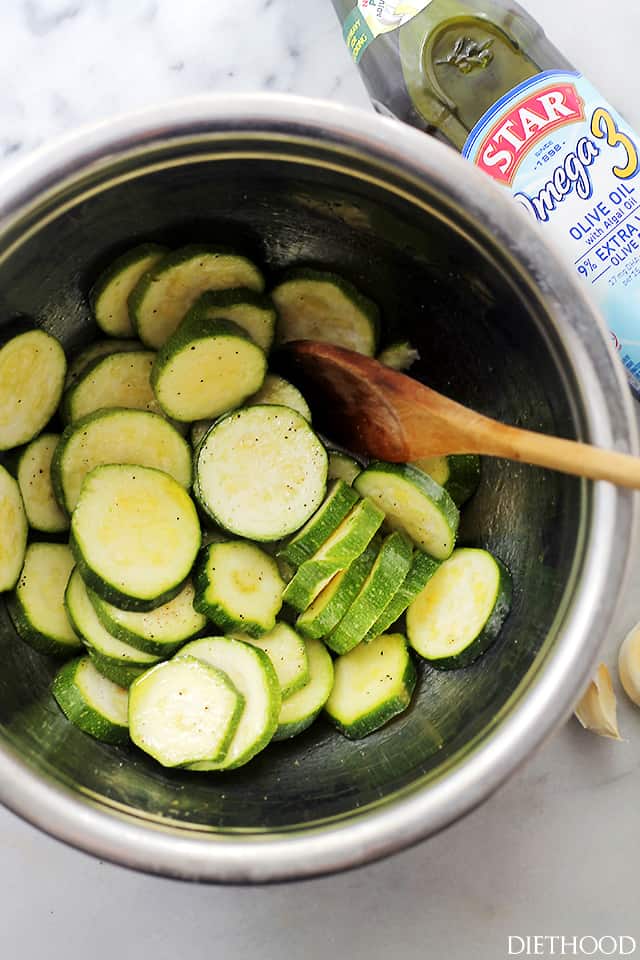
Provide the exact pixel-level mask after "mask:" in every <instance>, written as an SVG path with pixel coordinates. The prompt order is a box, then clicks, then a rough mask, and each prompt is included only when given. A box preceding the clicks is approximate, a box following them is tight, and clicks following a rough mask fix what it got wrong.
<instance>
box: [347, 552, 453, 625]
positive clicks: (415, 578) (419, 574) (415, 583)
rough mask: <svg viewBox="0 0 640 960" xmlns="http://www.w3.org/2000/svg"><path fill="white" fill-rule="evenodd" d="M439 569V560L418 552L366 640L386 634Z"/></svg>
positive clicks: (415, 553)
mask: <svg viewBox="0 0 640 960" xmlns="http://www.w3.org/2000/svg"><path fill="white" fill-rule="evenodd" d="M439 567H440V563H439V562H438V561H437V560H434V559H433V558H432V557H429V556H427V554H426V553H422V551H421V550H416V551H415V552H414V554H413V559H412V561H411V568H410V570H409V572H408V573H407V575H406V577H405V578H404V580H403V581H402V583H401V585H400V587H399V588H398V590H397V591H396V592H395V593H394V594H393V596H392V597H391V598H390V599H389V602H388V603H387V605H386V607H385V608H384V610H383V611H382V613H381V614H380V616H379V617H378V619H377V620H376V622H375V623H374V624H373V626H372V627H371V628H370V629H369V631H368V632H367V634H366V635H365V637H364V639H365V640H375V638H376V637H379V636H380V635H381V634H383V633H386V632H387V630H388V629H389V627H392V626H393V624H394V623H395V622H396V621H397V620H398V619H399V618H400V617H401V616H402V614H403V613H404V612H405V611H406V610H407V608H408V607H409V605H410V604H411V603H413V601H414V600H415V598H416V597H417V596H418V594H419V593H420V592H421V591H422V590H423V589H424V587H425V586H426V584H427V583H428V582H429V580H430V579H431V577H432V576H433V575H434V573H435V572H436V570H438V568H439Z"/></svg>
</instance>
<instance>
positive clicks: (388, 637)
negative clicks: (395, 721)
mask: <svg viewBox="0 0 640 960" xmlns="http://www.w3.org/2000/svg"><path fill="white" fill-rule="evenodd" d="M334 669H335V679H334V684H333V689H332V691H331V696H330V697H329V699H328V701H327V705H326V708H325V709H326V712H327V715H328V716H329V719H330V720H331V721H332V722H333V723H334V724H335V725H336V727H337V728H338V730H340V732H341V733H343V734H344V735H345V736H346V737H349V739H351V740H360V739H361V738H362V737H366V736H368V735H369V734H370V733H373V732H374V731H375V730H379V729H380V727H383V726H384V725H385V724H386V723H388V722H389V720H391V719H392V718H393V717H396V716H397V715H398V714H400V713H403V712H404V711H405V710H406V709H407V707H408V706H409V704H410V702H411V696H412V694H413V691H414V688H415V685H416V668H415V666H414V664H413V661H412V660H411V657H410V655H409V650H408V648H407V641H406V640H405V638H404V637H403V636H402V635H401V634H397V633H394V634H383V636H381V637H378V638H377V639H376V640H372V641H371V643H363V644H360V646H358V647H356V648H355V649H354V650H351V651H350V652H349V653H346V654H344V655H343V656H341V657H338V658H337V660H336V661H335V663H334Z"/></svg>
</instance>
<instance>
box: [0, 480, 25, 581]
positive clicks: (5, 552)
mask: <svg viewBox="0 0 640 960" xmlns="http://www.w3.org/2000/svg"><path fill="white" fill-rule="evenodd" d="M0 517H2V522H1V523H0V593H2V592H4V591H5V590H13V588H14V587H15V585H16V583H17V582H18V577H19V576H20V571H21V570H22V564H23V563H24V556H25V551H26V549H27V534H28V532H29V528H28V526H27V515H26V513H25V508H24V504H23V501H22V496H21V494H20V488H19V486H18V484H17V483H16V481H15V480H14V479H13V477H12V476H11V474H10V473H9V472H8V471H7V470H5V468H4V467H3V466H2V465H1V464H0Z"/></svg>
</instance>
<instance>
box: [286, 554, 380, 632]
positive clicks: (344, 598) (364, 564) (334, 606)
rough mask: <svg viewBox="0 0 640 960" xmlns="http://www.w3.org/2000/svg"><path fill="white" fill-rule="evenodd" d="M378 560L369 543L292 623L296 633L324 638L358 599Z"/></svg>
mask: <svg viewBox="0 0 640 960" xmlns="http://www.w3.org/2000/svg"><path fill="white" fill-rule="evenodd" d="M377 556H378V549H377V544H375V543H370V544H369V546H368V547H367V548H366V550H365V551H364V552H363V553H362V554H361V555H360V556H359V557H357V558H356V559H355V560H354V561H353V563H352V564H351V566H349V567H347V568H346V570H341V571H340V573H336V575H335V576H334V577H333V579H332V580H330V581H329V583H328V584H327V586H326V587H325V588H324V590H322V591H321V592H320V593H319V594H318V596H317V597H316V599H315V600H314V601H313V603H311V604H310V605H309V606H308V607H307V609H306V610H305V611H304V613H301V614H300V616H299V617H298V619H297V620H296V629H297V630H299V631H300V633H301V634H302V636H303V637H307V638H310V639H320V638H321V637H326V635H327V634H328V633H330V632H331V631H332V630H333V628H334V627H335V626H337V625H338V623H340V621H341V620H342V618H343V617H344V615H345V614H346V612H347V610H348V609H349V607H350V606H351V604H352V603H353V601H354V600H355V599H356V597H357V596H358V594H359V592H360V589H361V587H362V585H363V583H364V582H365V580H366V578H367V577H368V576H369V573H370V572H371V568H372V567H373V564H374V563H375V560H376V557H377Z"/></svg>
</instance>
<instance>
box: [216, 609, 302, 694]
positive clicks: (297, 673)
mask: <svg viewBox="0 0 640 960" xmlns="http://www.w3.org/2000/svg"><path fill="white" fill-rule="evenodd" d="M234 637H235V639H236V640H242V641H243V642H244V643H251V644H253V646H254V647H260V649H261V650H263V651H264V652H265V653H266V655H267V656H268V657H269V660H271V663H272V665H273V669H274V670H275V672H276V676H277V678H278V683H279V684H280V695H281V696H282V699H283V700H286V699H287V698H288V697H290V696H292V694H294V693H297V691H298V690H300V689H302V687H305V686H306V685H307V684H308V683H309V677H310V675H309V658H308V657H307V649H306V647H305V643H304V640H303V639H302V637H300V636H298V634H297V633H296V632H295V630H293V629H292V628H291V627H290V626H289V625H288V624H287V623H277V624H276V625H275V627H274V628H273V630H271V631H270V632H269V633H265V634H264V636H262V637H260V638H259V639H256V638H255V637H250V636H249V635H248V634H246V633H243V634H241V633H237V634H234Z"/></svg>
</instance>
